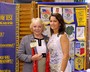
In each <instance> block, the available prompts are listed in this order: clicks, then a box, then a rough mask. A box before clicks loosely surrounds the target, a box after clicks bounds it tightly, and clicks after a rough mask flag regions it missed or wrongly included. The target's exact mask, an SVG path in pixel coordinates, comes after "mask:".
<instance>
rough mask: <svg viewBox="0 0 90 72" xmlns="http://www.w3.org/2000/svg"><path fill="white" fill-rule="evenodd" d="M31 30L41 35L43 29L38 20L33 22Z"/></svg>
mask: <svg viewBox="0 0 90 72" xmlns="http://www.w3.org/2000/svg"><path fill="white" fill-rule="evenodd" d="M32 31H33V33H34V34H35V35H41V34H42V31H43V25H42V24H40V23H39V22H36V23H34V25H33V27H32Z"/></svg>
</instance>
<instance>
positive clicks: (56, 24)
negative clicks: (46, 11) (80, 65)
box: [48, 13, 71, 72]
mask: <svg viewBox="0 0 90 72" xmlns="http://www.w3.org/2000/svg"><path fill="white" fill-rule="evenodd" d="M49 20H50V28H51V37H50V39H49V42H48V49H49V52H50V72H70V71H71V70H70V63H69V61H68V60H69V39H68V37H67V34H66V32H65V23H64V20H63V17H62V16H61V15H60V14H59V13H54V14H51V16H50V18H49Z"/></svg>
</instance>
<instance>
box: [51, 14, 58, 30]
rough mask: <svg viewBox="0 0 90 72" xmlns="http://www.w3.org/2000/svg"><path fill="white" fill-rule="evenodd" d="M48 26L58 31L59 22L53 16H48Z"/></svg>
mask: <svg viewBox="0 0 90 72" xmlns="http://www.w3.org/2000/svg"><path fill="white" fill-rule="evenodd" d="M50 27H51V29H52V30H53V31H54V32H58V30H59V27H60V23H59V21H58V20H57V19H56V17H54V16H51V17H50Z"/></svg>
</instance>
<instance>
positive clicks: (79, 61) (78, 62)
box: [75, 57, 84, 70]
mask: <svg viewBox="0 0 90 72" xmlns="http://www.w3.org/2000/svg"><path fill="white" fill-rule="evenodd" d="M75 69H76V70H82V69H84V57H76V58H75Z"/></svg>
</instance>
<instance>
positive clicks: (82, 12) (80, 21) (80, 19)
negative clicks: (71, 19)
mask: <svg viewBox="0 0 90 72" xmlns="http://www.w3.org/2000/svg"><path fill="white" fill-rule="evenodd" d="M75 10H76V19H77V25H78V26H86V24H87V23H86V20H87V18H86V16H87V12H86V8H76V9H75Z"/></svg>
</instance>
